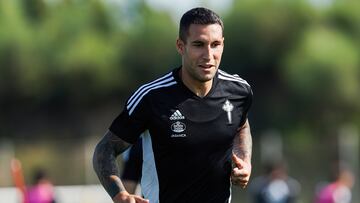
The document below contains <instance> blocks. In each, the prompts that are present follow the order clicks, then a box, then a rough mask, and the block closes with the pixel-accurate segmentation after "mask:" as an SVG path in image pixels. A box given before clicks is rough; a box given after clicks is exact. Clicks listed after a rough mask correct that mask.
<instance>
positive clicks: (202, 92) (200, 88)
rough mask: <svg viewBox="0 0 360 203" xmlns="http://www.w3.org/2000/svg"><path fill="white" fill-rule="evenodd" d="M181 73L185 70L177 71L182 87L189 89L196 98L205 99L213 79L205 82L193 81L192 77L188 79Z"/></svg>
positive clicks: (186, 75)
mask: <svg viewBox="0 0 360 203" xmlns="http://www.w3.org/2000/svg"><path fill="white" fill-rule="evenodd" d="M183 71H185V70H184V69H183V68H181V70H180V71H179V76H180V78H181V80H182V82H183V83H184V85H185V86H186V87H187V88H189V89H190V90H191V91H192V92H193V93H194V94H195V95H197V96H198V97H205V96H206V95H207V94H208V93H209V92H210V90H211V87H212V83H213V79H212V80H209V81H206V82H201V81H198V80H195V79H193V78H192V77H189V75H188V74H183Z"/></svg>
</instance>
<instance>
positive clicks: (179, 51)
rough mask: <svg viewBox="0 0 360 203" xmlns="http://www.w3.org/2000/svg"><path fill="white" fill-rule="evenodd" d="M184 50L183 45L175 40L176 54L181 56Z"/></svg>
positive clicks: (179, 40) (178, 40) (178, 39)
mask: <svg viewBox="0 0 360 203" xmlns="http://www.w3.org/2000/svg"><path fill="white" fill-rule="evenodd" d="M184 49H185V43H184V42H183V41H182V40H181V39H180V38H177V39H176V50H177V51H178V53H179V54H180V55H183V54H184Z"/></svg>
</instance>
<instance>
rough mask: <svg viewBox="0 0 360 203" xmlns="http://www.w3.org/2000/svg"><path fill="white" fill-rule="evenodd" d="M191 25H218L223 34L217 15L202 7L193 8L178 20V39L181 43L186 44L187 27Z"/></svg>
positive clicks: (222, 26)
mask: <svg viewBox="0 0 360 203" xmlns="http://www.w3.org/2000/svg"><path fill="white" fill-rule="evenodd" d="M191 24H198V25H210V24H219V25H220V26H221V28H222V31H223V33H224V24H223V22H222V20H221V18H220V17H219V15H218V14H216V13H215V12H214V11H212V10H210V9H207V8H203V7H198V8H193V9H191V10H189V11H187V12H186V13H185V14H184V15H183V16H182V17H181V19H180V27H179V38H180V39H181V40H182V41H183V42H186V38H187V35H188V31H189V27H190V25H191Z"/></svg>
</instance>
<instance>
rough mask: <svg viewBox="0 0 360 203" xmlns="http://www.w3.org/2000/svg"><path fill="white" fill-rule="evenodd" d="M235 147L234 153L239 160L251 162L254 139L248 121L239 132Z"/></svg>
mask: <svg viewBox="0 0 360 203" xmlns="http://www.w3.org/2000/svg"><path fill="white" fill-rule="evenodd" d="M234 146H235V147H234V152H235V154H236V155H237V156H239V158H241V159H243V160H248V161H251V155H252V138H251V132H250V125H249V123H248V121H246V123H245V125H244V127H242V128H241V129H240V130H239V131H238V135H237V136H236V137H235V141H234Z"/></svg>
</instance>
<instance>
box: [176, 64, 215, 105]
mask: <svg viewBox="0 0 360 203" xmlns="http://www.w3.org/2000/svg"><path fill="white" fill-rule="evenodd" d="M181 68H182V67H181V66H180V67H177V68H175V69H174V70H173V71H172V75H173V77H174V79H175V80H176V82H177V83H178V84H179V85H180V87H181V88H182V89H184V90H185V91H186V92H187V93H188V94H189V95H191V96H192V97H195V98H198V99H206V98H208V97H209V96H211V95H212V94H213V92H214V89H215V88H216V85H217V83H218V74H219V73H218V70H216V73H215V76H214V78H213V82H212V84H211V89H210V91H209V92H208V93H207V94H206V95H205V96H204V97H200V96H198V95H196V94H195V93H194V92H193V91H191V90H190V89H189V88H188V87H187V86H186V85H185V84H184V82H183V81H182V79H181V78H180V70H181Z"/></svg>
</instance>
